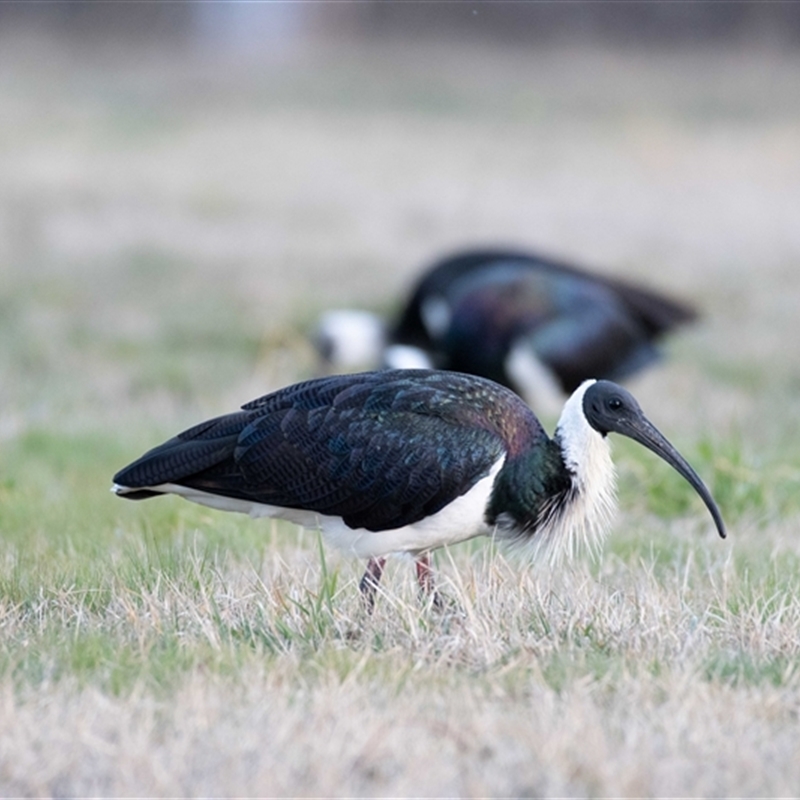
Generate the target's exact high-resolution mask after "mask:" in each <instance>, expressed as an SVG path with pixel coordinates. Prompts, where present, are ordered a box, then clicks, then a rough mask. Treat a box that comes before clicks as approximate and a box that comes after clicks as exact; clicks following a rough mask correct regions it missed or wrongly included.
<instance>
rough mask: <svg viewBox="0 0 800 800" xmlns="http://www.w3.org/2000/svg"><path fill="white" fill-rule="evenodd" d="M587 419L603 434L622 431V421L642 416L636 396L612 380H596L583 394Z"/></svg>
mask: <svg viewBox="0 0 800 800" xmlns="http://www.w3.org/2000/svg"><path fill="white" fill-rule="evenodd" d="M583 413H584V416H585V417H586V421H587V422H588V423H589V424H590V425H591V426H592V427H593V428H594V429H595V430H596V431H597V432H598V433H600V434H601V435H602V436H605V435H606V434H607V433H610V432H612V431H617V432H619V431H620V423H623V424H624V423H626V422H630V420H632V419H634V418H639V417H641V416H642V409H641V408H640V406H639V403H637V402H636V398H635V397H634V396H633V395H632V394H631V393H630V392H628V391H626V390H625V389H623V388H622V387H621V386H619V385H618V384H616V383H613V382H612V381H595V383H593V384H592V385H591V386H590V387H589V388H588V389H587V390H586V392H585V394H584V395H583Z"/></svg>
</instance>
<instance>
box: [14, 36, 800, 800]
mask: <svg viewBox="0 0 800 800" xmlns="http://www.w3.org/2000/svg"><path fill="white" fill-rule="evenodd" d="M0 67H2V69H0V123H1V124H0V275H2V280H0V341H1V342H2V345H0V795H3V796H9V795H16V796H88V795H117V796H120V795H128V796H131V795H136V796H152V795H160V796H167V795H168V796H276V795H283V796H353V795H357V796H367V795H370V796H371V795H378V796H400V795H416V796H464V797H479V796H490V795H491V796H523V795H524V796H541V795H551V796H552V795H561V796H566V795H592V796H610V795H613V796H653V795H671V796H708V797H711V796H723V795H727V796H732V795H733V796H767V795H770V796H771V795H784V796H788V795H795V794H796V793H797V787H798V786H800V719H799V717H800V666H799V665H800V533H798V524H799V523H800V492H798V485H799V480H800V448H799V447H798V433H799V430H798V428H800V399H798V396H799V395H800V391H799V390H800V350H798V347H797V340H798V332H799V331H800V326H798V309H800V270H798V260H800V225H798V210H800V206H799V205H798V203H799V202H800V145H798V142H800V95H799V94H798V93H797V91H796V87H797V85H798V81H800V58H798V56H797V54H787V53H785V52H779V51H749V52H748V51H744V52H738V53H734V52H725V51H719V52H713V51H709V52H699V51H698V52H694V51H685V52H680V53H659V52H651V53H644V52H633V51H629V52H610V51H603V50H580V49H574V50H544V51H535V50H529V51H525V50H510V51H500V50H498V49H492V48H489V47H479V46H475V47H469V48H467V47H456V46H447V47H444V46H440V47H438V48H435V47H433V46H430V45H428V46H424V47H423V46H415V47H412V46H411V45H408V44H406V45H402V46H401V45H398V44H388V43H387V44H385V46H383V47H380V48H378V47H375V48H368V47H363V46H362V47H356V46H354V45H353V46H350V45H348V46H345V44H342V45H341V46H340V47H336V46H328V47H322V46H319V47H313V48H307V49H300V50H299V51H297V52H296V53H290V54H284V56H283V57H282V58H281V59H276V60H274V61H264V62H248V61H244V62H237V61H235V60H227V61H220V62H217V61H214V60H213V59H208V58H205V57H203V54H199V53H192V52H178V53H174V52H173V53H167V52H160V51H147V52H130V51H125V50H124V49H122V50H120V51H117V52H111V51H100V50H99V49H98V50H96V51H91V50H88V51H83V52H82V53H81V52H79V51H78V50H77V49H75V48H72V47H69V46H67V45H65V44H63V43H59V42H53V41H42V40H38V39H31V40H27V39H24V38H20V37H17V38H14V39H8V40H4V41H3V42H2V44H0ZM497 242H500V243H510V244H514V245H518V246H526V247H531V248H536V249H540V250H543V251H545V252H550V253H553V254H556V255H559V256H562V257H565V258H574V259H575V260H577V261H579V262H581V263H584V264H586V265H589V266H592V267H595V268H596V269H598V270H600V271H608V272H613V273H615V274H620V275H627V276H630V277H632V278H636V279H639V280H642V281H644V282H647V283H649V284H650V285H653V286H655V287H658V288H661V289H663V290H666V291H670V292H673V293H674V294H676V295H679V296H683V297H686V298H689V299H692V300H693V301H694V302H696V303H697V305H698V306H699V307H700V308H702V309H703V312H704V317H703V320H702V322H701V323H700V324H698V325H696V326H694V327H693V328H690V329H687V330H685V331H684V332H683V333H682V334H681V335H679V336H677V337H675V338H674V339H672V340H671V341H670V342H669V345H668V348H667V349H668V358H667V359H666V360H665V362H664V363H663V364H662V365H661V366H659V367H658V368H657V369H654V370H651V371H650V372H649V373H647V374H646V375H643V376H641V377H639V378H637V379H636V380H635V381H633V382H632V383H631V384H630V386H631V389H632V390H633V391H634V392H635V394H636V395H637V397H638V398H639V399H640V401H641V403H642V405H643V407H644V408H645V410H646V412H647V413H648V415H649V416H650V418H651V419H652V420H653V421H654V422H655V423H656V424H657V425H658V426H659V427H660V428H661V429H662V430H663V431H664V432H665V434H667V436H668V437H669V438H670V439H671V440H672V441H673V442H674V443H675V444H676V445H677V446H678V447H679V449H681V450H682V452H683V453H684V454H685V455H686V457H687V458H688V460H689V461H690V462H692V463H693V464H694V466H695V467H696V468H697V470H698V472H699V473H700V474H701V475H702V476H703V477H704V478H705V479H706V480H707V482H708V483H709V485H710V487H711V488H712V491H713V492H714V494H715V496H716V497H717V500H718V501H719V504H720V506H721V508H722V511H723V515H724V516H725V518H726V521H727V523H728V526H729V531H730V533H729V538H728V540H726V541H724V542H723V541H720V540H719V539H717V538H716V536H715V534H714V532H713V527H712V525H711V523H710V520H709V518H708V516H707V514H706V512H705V509H704V508H703V507H702V505H701V504H700V502H699V500H698V499H697V498H696V497H695V496H694V494H693V493H692V491H691V489H690V488H689V487H688V486H686V485H685V484H684V483H683V482H682V481H681V479H680V478H679V477H678V476H677V475H675V474H673V473H672V472H671V471H670V470H669V469H668V467H666V465H664V464H663V463H661V462H658V461H657V460H656V459H655V458H654V457H652V456H651V455H650V454H649V453H647V452H644V451H643V450H642V449H641V448H637V447H636V446H634V445H630V446H629V445H628V443H626V442H620V441H617V442H615V454H616V461H617V464H618V467H619V473H620V512H619V514H618V517H617V522H616V524H615V527H614V530H613V533H612V535H611V537H610V538H609V541H608V543H607V545H606V547H605V549H604V551H603V553H602V555H601V557H600V558H599V559H597V560H596V561H593V560H591V559H588V558H585V559H580V560H578V561H576V562H575V563H573V564H571V565H568V566H567V567H565V568H564V569H563V570H561V571H559V572H558V574H548V572H547V571H546V570H545V569H544V568H542V567H539V566H537V565H535V564H531V563H530V562H529V561H528V560H527V559H526V558H525V554H524V553H515V552H510V553H509V552H504V551H498V550H495V549H494V548H493V547H492V546H491V544H490V543H489V542H472V543H468V544H465V545H462V546H459V547H456V548H453V549H452V550H451V551H449V552H440V553H439V554H438V555H437V559H436V569H437V577H438V580H439V581H440V583H441V585H442V587H443V589H444V592H445V594H446V595H447V596H448V598H449V601H450V602H449V605H448V608H447V610H446V611H445V612H442V613H437V612H435V611H434V610H432V609H430V608H425V607H424V606H423V605H422V604H421V603H420V602H419V600H418V598H417V595H416V592H415V587H414V584H413V582H412V569H411V568H410V565H409V563H407V562H403V561H401V560H397V561H396V562H390V565H389V569H388V570H387V576H386V583H385V594H384V595H382V596H381V597H380V598H379V601H378V606H377V609H376V612H375V614H374V616H373V617H372V618H371V619H370V618H366V617H365V616H364V614H363V612H362V610H361V608H360V605H359V601H358V596H357V595H358V592H357V581H358V578H359V577H360V572H361V570H362V568H363V565H362V564H360V563H355V562H354V561H351V560H349V559H347V558H342V557H340V556H339V555H338V554H336V553H334V552H331V551H329V550H328V551H323V550H322V549H321V546H320V542H319V539H318V536H317V535H316V533H315V532H313V531H306V532H301V531H298V530H297V529H295V528H294V527H292V526H291V525H288V524H283V523H280V524H274V523H270V522H266V521H258V522H254V521H251V520H249V519H247V518H245V517H239V516H236V515H225V514H222V513H218V512H214V511H211V510H208V509H204V508H202V507H199V506H193V505H191V504H189V503H185V502H183V501H180V500H178V499H174V498H170V499H163V500H158V501H152V502H147V503H140V504H133V503H126V502H123V501H121V500H119V499H117V498H114V497H113V496H112V495H111V494H110V493H109V491H108V489H109V485H110V478H111V476H112V475H113V473H114V472H115V471H116V470H117V469H118V468H119V467H121V466H123V465H124V464H126V463H128V462H129V461H130V460H132V459H133V458H135V457H136V456H138V455H139V454H140V453H141V452H142V451H143V450H144V449H146V448H148V447H149V446H151V445H153V444H156V443H158V442H160V441H161V440H163V439H164V438H166V437H167V436H170V435H172V434H174V433H175V432H177V431H178V430H181V429H182V428H184V427H188V426H189V425H191V424H193V423H194V422H197V421H199V420H200V419H203V418H205V417H208V416H211V415H214V414H217V413H222V412H225V411H230V410H233V409H235V408H236V407H237V406H238V405H239V404H241V403H242V402H245V401H247V400H249V399H252V398H254V397H256V396H258V395H260V394H263V393H265V392H267V391H269V390H271V389H273V388H276V387H277V386H280V385H283V384H285V383H288V382H291V381H293V380H297V379H300V378H304V377H307V376H308V375H310V374H311V373H312V371H313V360H312V357H311V353H310V351H309V348H308V345H307V343H306V340H305V338H304V335H305V332H306V330H307V328H308V325H309V324H310V322H311V321H312V320H313V319H314V317H315V315H316V314H317V313H318V312H319V311H320V310H321V309H323V308H325V307H328V306H331V305H342V304H347V305H360V306H365V307H371V308H376V309H386V310H389V309H391V308H392V303H393V302H394V299H395V298H396V297H397V296H398V294H399V293H400V292H401V291H402V290H403V289H404V288H405V287H406V286H407V285H408V283H409V281H410V280H411V279H412V277H413V275H414V274H415V272H416V270H417V269H418V268H419V267H420V266H421V265H422V264H423V263H425V262H426V261H427V260H428V259H429V258H432V257H434V256H437V255H439V254H441V253H443V252H445V251H448V250H450V249H453V248H455V247H460V246H466V245H470V244H482V243H497ZM552 423H553V420H548V425H550V426H551V425H552Z"/></svg>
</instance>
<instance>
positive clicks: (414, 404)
mask: <svg viewBox="0 0 800 800" xmlns="http://www.w3.org/2000/svg"><path fill="white" fill-rule="evenodd" d="M471 403H478V404H481V403H483V404H484V406H485V407H486V409H487V413H488V415H487V414H480V413H476V412H475V410H474V409H473V408H472V407H471ZM504 409H505V410H508V411H509V412H510V413H511V415H512V416H513V414H518V415H522V423H523V424H522V429H524V431H523V433H524V432H527V431H534V432H538V431H540V430H541V428H540V426H538V422H537V421H536V418H535V417H533V415H532V414H531V413H530V411H529V410H528V409H527V408H526V407H525V406H524V405H523V404H522V403H521V402H520V401H519V400H518V398H516V397H515V396H514V395H512V394H511V393H510V392H507V391H506V390H504V389H502V388H501V387H499V386H496V385H495V384H492V383H489V382H487V381H482V380H480V379H476V378H473V377H471V376H470V377H467V376H464V375H458V374H457V373H436V372H428V371H422V370H420V371H405V370H404V371H391V372H373V373H362V374H360V375H348V376H333V377H330V378H322V379H318V380H313V381H307V382H305V383H302V384H298V385H296V386H290V387H287V388H286V389H282V390H280V391H278V392H275V393H273V394H271V395H266V396H265V397H262V398H259V399H257V400H254V401H253V402H251V403H248V404H247V405H245V406H243V411H241V412H238V413H236V414H231V415H228V416H225V417H219V418H217V419H215V420H211V421H209V422H207V423H204V424H202V425H198V426H196V427H194V428H192V429H190V430H188V431H185V432H184V433H182V434H180V435H179V436H176V437H175V438H173V439H171V440H169V441H168V442H166V443H165V444H163V445H161V446H160V447H157V448H155V449H154V450H151V451H150V452H149V453H147V454H145V455H144V456H143V457H142V458H141V459H139V460H138V461H136V462H134V463H133V464H132V465H131V466H129V467H127V468H125V469H124V470H122V471H121V472H120V473H118V474H117V475H116V476H115V478H114V480H115V483H117V484H119V485H122V486H126V487H130V488H138V487H148V486H154V485H158V484H159V483H177V484H181V485H184V486H190V487H193V488H197V489H201V490H204V491H207V492H210V493H213V494H220V495H223V496H230V497H236V498H240V499H245V500H250V501H253V502H257V503H264V504H268V505H274V506H280V507H287V508H301V509H308V510H312V511H316V512H318V513H320V514H326V515H336V516H341V517H343V519H344V521H345V523H346V524H347V525H349V526H350V527H352V528H366V529H368V530H374V531H377V530H387V529H392V528H397V527H401V526H403V525H408V524H411V523H413V522H417V521H418V520H420V519H422V518H423V517H426V516H429V515H431V514H434V513H436V512H437V511H439V510H440V509H441V508H443V507H444V506H445V505H447V504H448V503H450V502H452V501H453V500H454V499H455V498H457V497H458V496H460V495H461V494H464V493H465V492H466V491H467V490H468V489H469V488H471V487H472V486H473V485H474V484H475V483H476V482H477V481H478V480H480V478H482V477H483V476H485V475H486V474H488V472H489V470H490V469H491V467H492V465H493V464H494V463H495V462H496V461H497V459H498V458H500V457H501V456H502V455H503V454H504V453H505V452H506V448H507V445H508V442H509V441H511V439H513V436H514V435H515V434H516V435H517V438H518V437H519V435H521V434H520V432H519V431H518V430H517V429H516V428H515V427H514V425H513V420H511V421H509V419H508V418H507V417H508V414H505V415H504ZM492 414H494V415H495V419H494V420H492V418H491V417H492ZM541 433H542V435H543V432H541ZM509 435H510V438H509ZM512 443H513V442H512ZM516 444H517V445H518V444H519V443H518V442H516Z"/></svg>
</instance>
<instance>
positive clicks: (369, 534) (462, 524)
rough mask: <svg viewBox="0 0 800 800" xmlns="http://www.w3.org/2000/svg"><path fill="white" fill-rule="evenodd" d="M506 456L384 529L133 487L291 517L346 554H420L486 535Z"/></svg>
mask: <svg viewBox="0 0 800 800" xmlns="http://www.w3.org/2000/svg"><path fill="white" fill-rule="evenodd" d="M504 460H505V458H504V457H503V458H500V459H499V460H498V461H497V462H496V463H495V465H494V466H493V467H492V469H491V471H490V473H489V474H488V475H487V476H486V477H485V478H482V479H481V480H479V481H478V482H477V483H476V484H475V485H474V486H473V487H472V488H471V489H470V490H469V491H468V492H467V493H466V494H463V495H461V497H458V498H456V499H455V500H454V501H453V502H452V503H450V504H449V505H447V506H445V507H444V508H443V509H442V510H441V511H439V512H437V513H436V514H433V515H432V516H430V517H426V518H425V519H421V520H420V521H419V522H415V523H414V524H412V525H406V526H404V527H402V528H395V529H393V530H388V531H368V530H366V529H365V528H355V529H354V528H349V527H348V526H347V525H345V524H344V522H343V521H342V520H341V519H340V518H339V517H331V516H327V515H325V514H318V513H317V512H315V511H304V510H301V509H296V508H283V507H281V506H271V505H266V504H264V503H254V502H252V501H250V500H239V499H237V498H233V497H222V496H221V495H216V494H210V493H209V492H203V491H200V490H198V489H190V488H188V487H186V486H179V485H178V484H175V483H162V484H160V485H158V486H148V487H140V488H138V489H136V490H135V491H141V490H142V489H147V490H149V491H153V492H161V493H163V494H177V495H180V496H181V497H184V498H186V499H187V500H191V501H192V502H194V503H200V504H201V505H204V506H210V507H211V508H217V509H220V510H221V511H239V512H241V513H243V514H249V515H250V516H251V517H277V518H279V519H285V520H288V521H289V522H294V523H295V524H297V525H301V526H302V527H304V528H318V529H319V530H320V531H322V535H323V537H324V538H325V541H326V542H328V543H329V544H330V545H332V546H333V547H336V548H338V549H339V550H341V551H343V552H344V553H348V554H350V555H355V556H358V557H360V558H373V557H376V556H383V555H387V554H389V553H418V552H421V551H425V550H435V549H436V548H437V547H443V546H444V545H448V544H455V543H456V542H463V541H464V540H466V539H472V538H473V537H475V536H486V535H489V534H490V533H491V530H490V529H489V527H488V526H487V525H486V522H485V521H484V513H485V510H486V505H487V503H488V502H489V497H490V495H491V492H492V486H493V485H494V479H495V476H496V475H497V473H498V472H499V471H500V469H501V467H502V466H503V461H504ZM113 491H115V492H116V493H117V494H121V495H124V494H125V493H126V491H130V490H127V487H125V486H116V485H115V486H114V487H113Z"/></svg>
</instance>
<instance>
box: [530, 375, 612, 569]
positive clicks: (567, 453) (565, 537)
mask: <svg viewBox="0 0 800 800" xmlns="http://www.w3.org/2000/svg"><path fill="white" fill-rule="evenodd" d="M593 383H595V381H593V380H589V381H584V382H583V383H582V384H581V385H580V386H579V387H578V388H577V389H576V390H575V391H574V392H573V393H572V395H571V396H570V398H569V399H568V400H567V402H566V403H565V405H564V410H563V411H562V412H561V417H560V419H559V421H558V425H557V426H556V434H555V436H556V440H557V441H558V443H559V445H560V446H561V453H562V455H563V458H564V463H565V464H566V466H567V469H568V470H569V471H570V473H571V475H572V484H573V487H574V491H575V494H574V497H573V499H572V500H571V501H570V502H569V503H568V505H567V506H566V507H565V508H564V511H563V513H562V514H561V515H559V516H558V517H557V518H555V519H554V520H553V522H552V525H551V526H548V527H549V528H550V529H549V530H546V531H541V533H543V534H544V536H542V539H543V540H547V548H546V549H547V550H548V555H549V557H550V560H551V561H554V560H559V559H560V558H561V557H562V556H563V555H569V556H572V555H574V552H575V550H576V549H577V548H578V547H580V546H585V547H587V548H588V549H589V550H591V551H592V552H596V551H597V550H598V549H599V547H600V545H601V544H602V541H603V539H604V538H605V535H606V533H607V531H608V528H609V526H610V524H611V519H612V517H613V514H614V510H615V505H616V487H615V473H614V464H613V462H612V461H611V448H610V447H609V443H608V439H606V438H605V437H604V436H601V435H600V434H599V433H598V432H597V431H596V430H595V429H594V428H593V427H592V426H591V425H590V424H589V423H588V422H587V420H586V415H585V414H584V411H583V395H584V394H585V393H586V390H587V389H588V388H589V387H590V386H591V385H592V384H593Z"/></svg>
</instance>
